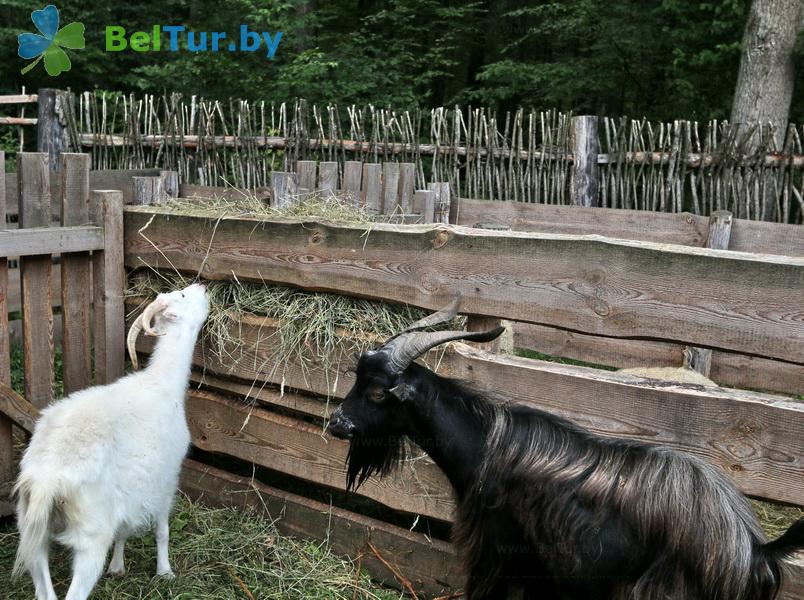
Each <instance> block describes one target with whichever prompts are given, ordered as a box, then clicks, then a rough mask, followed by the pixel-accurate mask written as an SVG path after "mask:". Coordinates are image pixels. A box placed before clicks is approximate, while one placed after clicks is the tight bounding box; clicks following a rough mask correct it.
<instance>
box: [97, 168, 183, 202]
mask: <svg viewBox="0 0 804 600" xmlns="http://www.w3.org/2000/svg"><path fill="white" fill-rule="evenodd" d="M159 177H160V178H161V179H162V189H163V190H164V191H165V199H168V198H178V197H179V173H178V171H159ZM107 189H108V188H107Z"/></svg>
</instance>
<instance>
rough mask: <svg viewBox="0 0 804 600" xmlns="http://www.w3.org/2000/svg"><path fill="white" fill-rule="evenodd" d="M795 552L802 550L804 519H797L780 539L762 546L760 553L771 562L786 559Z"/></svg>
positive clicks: (803, 545) (803, 543) (803, 546)
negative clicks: (771, 560)
mask: <svg viewBox="0 0 804 600" xmlns="http://www.w3.org/2000/svg"><path fill="white" fill-rule="evenodd" d="M797 550H804V519H799V520H798V521H796V522H795V523H793V524H792V525H791V526H790V529H788V530H787V531H785V532H784V533H783V534H782V535H781V536H780V537H778V538H776V539H775V540H773V541H772V542H768V543H767V544H765V545H764V546H762V553H763V554H764V555H765V556H766V557H768V558H770V559H773V560H779V559H782V558H786V557H788V556H790V555H792V554H793V553H794V552H796V551H797Z"/></svg>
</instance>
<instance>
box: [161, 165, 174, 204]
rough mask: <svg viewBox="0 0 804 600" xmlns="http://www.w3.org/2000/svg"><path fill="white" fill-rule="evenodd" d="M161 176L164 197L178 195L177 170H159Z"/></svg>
mask: <svg viewBox="0 0 804 600" xmlns="http://www.w3.org/2000/svg"><path fill="white" fill-rule="evenodd" d="M159 177H161V178H162V188H163V189H164V190H165V197H166V198H178V197H179V173H178V171H159Z"/></svg>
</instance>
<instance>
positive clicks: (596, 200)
mask: <svg viewBox="0 0 804 600" xmlns="http://www.w3.org/2000/svg"><path fill="white" fill-rule="evenodd" d="M45 91H46V92H54V91H53V90H45ZM45 91H43V92H45ZM54 93H55V92H54ZM40 96H42V94H41V93H40ZM42 97H44V96H42ZM40 104H41V103H40ZM51 107H52V108H51ZM49 114H55V115H56V116H57V117H58V118H53V119H47V120H45V119H43V117H44V116H45V115H49ZM39 122H40V127H41V124H42V123H48V124H49V123H55V124H56V126H55V129H53V130H52V131H51V130H50V129H48V131H50V133H47V134H46V135H49V136H52V137H54V138H56V139H58V140H59V142H58V143H59V144H66V145H67V146H69V147H70V148H72V149H74V150H76V151H79V150H88V151H90V152H91V153H92V164H93V166H94V167H95V168H98V169H111V168H125V169H142V168H158V169H164V170H174V171H177V172H178V173H179V179H180V181H181V182H182V183H198V184H201V185H216V186H226V185H230V186H235V187H247V188H252V189H253V188H259V187H264V188H267V187H270V186H271V185H272V180H271V173H272V172H273V171H291V170H292V166H293V165H295V164H296V162H297V161H298V160H321V161H324V162H327V163H332V162H336V163H338V170H339V172H340V174H341V176H344V175H345V173H344V171H345V168H346V163H347V162H348V161H361V162H364V163H381V162H408V163H412V164H414V165H416V169H415V179H416V186H417V187H418V188H424V187H426V186H425V184H426V182H428V181H447V182H449V183H450V186H451V187H452V190H453V194H454V195H462V196H465V197H471V198H485V199H495V200H516V201H523V202H531V203H542V204H577V205H584V206H600V207H604V208H626V209H636V210H649V211H659V212H675V213H678V212H684V211H687V212H692V213H694V214H701V215H708V214H711V213H712V212H715V211H718V210H728V211H731V212H732V213H733V214H734V216H735V217H737V218H744V219H755V220H770V221H776V222H783V223H801V222H802V215H804V176H802V173H804V150H802V136H804V129H802V127H801V126H798V125H790V126H789V128H788V130H787V132H786V135H785V136H784V142H783V144H782V146H781V147H776V146H775V141H774V128H773V126H772V125H770V124H767V125H759V126H751V127H747V126H744V125H731V124H729V123H727V122H719V121H712V122H707V123H697V122H694V121H686V120H676V121H673V122H666V123H664V122H660V123H653V122H648V121H646V120H644V119H643V120H632V119H627V118H619V119H614V118H608V117H600V118H598V117H590V116H577V117H576V116H572V115H571V114H566V113H559V112H556V111H544V112H538V111H526V110H524V109H520V110H517V111H515V112H513V113H506V114H505V115H504V116H503V115H497V114H495V113H494V111H491V110H489V109H486V108H474V109H473V108H468V109H464V108H459V107H455V108H444V107H440V108H436V109H433V110H431V111H395V110H392V109H379V108H375V107H373V106H367V107H364V108H359V107H356V106H351V107H346V108H340V107H338V106H335V105H327V106H322V107H319V106H314V105H309V104H307V103H306V102H305V101H303V100H299V101H296V102H293V103H282V104H279V105H269V104H266V103H265V102H260V101H248V100H230V101H229V102H227V103H224V102H219V101H207V100H204V99H202V98H198V97H196V96H192V97H190V98H189V99H185V98H181V97H179V96H177V95H170V96H154V95H147V94H146V95H144V96H142V97H135V96H133V95H122V94H108V93H105V94H94V93H91V92H85V93H83V94H80V95H78V96H77V97H76V96H72V95H69V94H66V93H61V94H59V93H56V96H55V101H54V102H53V103H52V104H51V103H48V104H46V105H44V106H40V112H39ZM48 127H50V125H48ZM40 135H42V134H41V133H40ZM41 149H42V148H40V150H41Z"/></svg>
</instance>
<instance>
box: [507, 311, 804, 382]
mask: <svg viewBox="0 0 804 600" xmlns="http://www.w3.org/2000/svg"><path fill="white" fill-rule="evenodd" d="M512 326H513V330H514V346H515V347H516V348H522V349H525V350H533V351H535V352H541V353H542V354H547V355H549V356H557V357H562V358H569V359H572V360H579V361H583V362H586V363H590V364H593V365H604V366H607V367H615V368H618V369H628V368H633V367H669V366H677V365H680V364H681V363H682V361H683V359H684V346H683V345H681V344H673V343H670V342H660V341H654V340H623V339H617V338H607V337H600V336H595V335H587V334H583V333H578V332H575V331H567V330H564V329H556V328H555V327H548V326H545V325H535V324H533V323H514V324H513V325H512ZM709 376H710V378H711V379H712V380H714V381H715V382H716V383H718V384H720V385H726V386H730V387H737V388H746V389H755V390H764V391H767V392H779V393H782V394H800V393H802V383H801V382H802V381H804V365H796V364H793V363H788V362H783V361H779V360H769V359H766V358H760V357H756V356H748V355H745V354H735V353H733V352H724V351H721V350H715V351H714V352H713V353H712V370H711V372H710V375H709Z"/></svg>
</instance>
